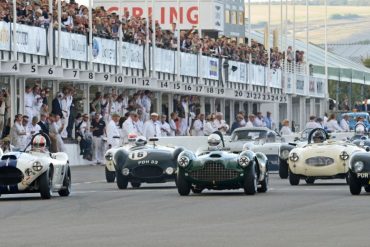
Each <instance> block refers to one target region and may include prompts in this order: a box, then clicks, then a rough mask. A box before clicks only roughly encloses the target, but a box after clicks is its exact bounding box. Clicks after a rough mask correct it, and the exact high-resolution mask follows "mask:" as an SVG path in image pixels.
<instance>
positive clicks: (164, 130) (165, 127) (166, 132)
mask: <svg viewBox="0 0 370 247" xmlns="http://www.w3.org/2000/svg"><path fill="white" fill-rule="evenodd" d="M170 134H171V127H170V125H169V124H168V123H167V116H166V115H164V114H162V116H161V136H170Z"/></svg>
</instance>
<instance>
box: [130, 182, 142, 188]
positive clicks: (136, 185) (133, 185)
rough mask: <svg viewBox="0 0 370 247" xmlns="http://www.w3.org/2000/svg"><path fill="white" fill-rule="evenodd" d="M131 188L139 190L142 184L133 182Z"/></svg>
mask: <svg viewBox="0 0 370 247" xmlns="http://www.w3.org/2000/svg"><path fill="white" fill-rule="evenodd" d="M131 186H132V188H135V189H137V188H140V186H141V183H140V182H131Z"/></svg>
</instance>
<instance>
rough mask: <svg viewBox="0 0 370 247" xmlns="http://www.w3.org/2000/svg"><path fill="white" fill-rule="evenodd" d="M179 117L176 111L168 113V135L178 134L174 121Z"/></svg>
mask: <svg viewBox="0 0 370 247" xmlns="http://www.w3.org/2000/svg"><path fill="white" fill-rule="evenodd" d="M178 121H179V119H178V117H177V113H176V112H172V113H171V115H170V121H169V125H170V128H171V132H170V136H176V135H177V134H178V132H179V131H178V129H177V126H176V122H178Z"/></svg>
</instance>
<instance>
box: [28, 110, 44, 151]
mask: <svg viewBox="0 0 370 247" xmlns="http://www.w3.org/2000/svg"><path fill="white" fill-rule="evenodd" d="M38 122H39V119H38V117H36V116H34V117H33V118H32V122H31V124H30V125H28V131H27V132H28V133H30V137H31V138H32V136H33V135H36V134H37V133H40V131H41V127H40V125H38V124H37V123H38ZM31 138H29V141H28V142H27V144H28V143H30V141H31Z"/></svg>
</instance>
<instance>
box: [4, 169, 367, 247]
mask: <svg viewBox="0 0 370 247" xmlns="http://www.w3.org/2000/svg"><path fill="white" fill-rule="evenodd" d="M72 176H73V178H72V179H73V193H72V194H71V196H70V197H67V198H61V197H59V196H57V195H55V197H53V198H52V199H51V200H41V199H40V197H39V195H38V194H34V195H33V194H26V195H2V197H1V198H0V246H1V247H8V246H17V247H18V246H27V247H28V246H63V247H64V246H89V247H93V246H99V247H100V246H104V247H106V246H135V247H138V246H171V247H173V246H227V247H228V246H284V247H285V246H299V247H301V246H309V247H313V246H320V247H322V246H324V247H327V246H335V247H337V246H354V247H358V246H364V247H365V246H366V247H368V246H370V235H369V228H370V214H369V211H370V194H366V193H362V194H361V195H360V196H351V195H350V193H349V189H348V186H347V185H345V184H344V180H333V181H317V183H315V185H310V186H309V185H306V184H305V183H301V185H300V186H295V187H293V186H290V185H289V183H288V181H287V180H280V179H279V178H278V176H277V175H272V176H271V179H270V190H269V191H268V192H267V193H266V194H257V195H255V196H245V195H244V194H243V191H242V190H240V191H221V192H215V191H205V192H203V193H202V194H200V195H194V194H191V195H190V196H188V197H180V196H179V195H178V194H177V190H176V188H175V185H174V183H167V184H160V185H144V186H143V187H142V188H140V189H128V190H118V188H117V186H116V184H108V183H106V182H105V181H104V167H102V166H94V167H92V166H90V167H73V168H72Z"/></svg>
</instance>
